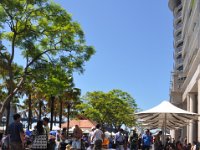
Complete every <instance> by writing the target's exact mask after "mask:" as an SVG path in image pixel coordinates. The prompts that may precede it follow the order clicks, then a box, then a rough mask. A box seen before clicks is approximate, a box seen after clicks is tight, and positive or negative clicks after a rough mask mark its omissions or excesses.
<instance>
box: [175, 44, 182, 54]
mask: <svg viewBox="0 0 200 150" xmlns="http://www.w3.org/2000/svg"><path fill="white" fill-rule="evenodd" d="M182 48H183V46H179V47H178V48H176V49H175V52H176V55H179V54H180V53H182Z"/></svg>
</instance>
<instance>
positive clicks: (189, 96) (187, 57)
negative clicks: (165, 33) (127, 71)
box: [169, 0, 200, 143]
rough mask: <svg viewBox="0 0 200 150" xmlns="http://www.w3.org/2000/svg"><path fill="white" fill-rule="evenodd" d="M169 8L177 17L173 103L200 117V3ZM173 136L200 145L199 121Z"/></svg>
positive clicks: (176, 0)
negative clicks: (196, 142)
mask: <svg viewBox="0 0 200 150" xmlns="http://www.w3.org/2000/svg"><path fill="white" fill-rule="evenodd" d="M169 8H170V10H171V11H172V13H173V16H174V21H173V27H174V32H173V36H174V66H173V72H172V81H171V89H170V102H171V103H173V104H174V105H176V106H178V107H180V108H182V109H185V110H187V111H190V112H195V113H198V114H200V0H169ZM173 136H174V137H175V138H176V139H178V138H180V137H181V138H182V139H184V138H187V140H188V141H187V142H190V143H192V142H193V141H199V142H200V118H199V121H195V120H193V121H191V122H190V123H189V125H187V126H185V127H183V128H181V129H178V130H176V131H173Z"/></svg>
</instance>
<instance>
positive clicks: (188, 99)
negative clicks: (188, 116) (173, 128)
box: [187, 94, 191, 143]
mask: <svg viewBox="0 0 200 150" xmlns="http://www.w3.org/2000/svg"><path fill="white" fill-rule="evenodd" d="M187 111H190V94H188V95H187ZM189 129H190V124H188V125H187V142H188V143H189V139H191V134H190V131H189Z"/></svg>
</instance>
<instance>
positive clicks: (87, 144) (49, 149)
mask: <svg viewBox="0 0 200 150" xmlns="http://www.w3.org/2000/svg"><path fill="white" fill-rule="evenodd" d="M13 119H14V122H13V123H11V124H10V125H9V128H8V134H7V136H5V137H3V138H2V144H1V149H2V150H24V149H31V150H102V149H116V150H150V149H154V150H163V149H165V150H198V149H199V148H198V144H197V142H193V143H192V144H191V143H187V139H185V140H184V142H181V141H180V140H179V141H175V140H174V139H170V138H169V137H167V138H166V141H165V144H162V143H164V142H161V137H162V131H159V132H158V133H157V134H156V135H152V133H151V132H150V130H149V129H147V130H145V132H144V133H143V134H138V133H137V131H136V129H135V128H132V129H131V131H130V132H127V131H124V130H123V129H122V128H119V129H118V132H117V133H116V134H113V135H112V134H106V131H105V129H104V128H102V127H101V125H100V124H97V125H96V126H95V127H92V128H91V132H90V133H89V134H85V133H83V131H82V130H81V128H80V127H79V126H78V125H75V128H74V130H73V133H72V134H71V135H70V136H69V135H68V134H67V130H66V128H63V130H62V131H60V132H56V134H54V133H55V132H51V131H50V129H49V126H48V122H49V119H48V118H46V117H45V118H43V120H39V121H38V122H37V125H36V126H35V127H34V130H33V131H32V132H30V131H28V130H27V131H24V130H23V125H22V123H21V122H20V119H21V117H20V115H19V114H15V115H14V116H13ZM107 133H108V132H107Z"/></svg>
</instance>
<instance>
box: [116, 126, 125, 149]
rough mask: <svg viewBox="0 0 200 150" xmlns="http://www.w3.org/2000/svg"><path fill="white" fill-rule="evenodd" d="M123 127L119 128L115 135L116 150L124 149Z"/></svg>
mask: <svg viewBox="0 0 200 150" xmlns="http://www.w3.org/2000/svg"><path fill="white" fill-rule="evenodd" d="M123 131H124V130H123V129H119V130H118V132H117V133H116V135H115V144H116V150H124V135H123Z"/></svg>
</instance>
